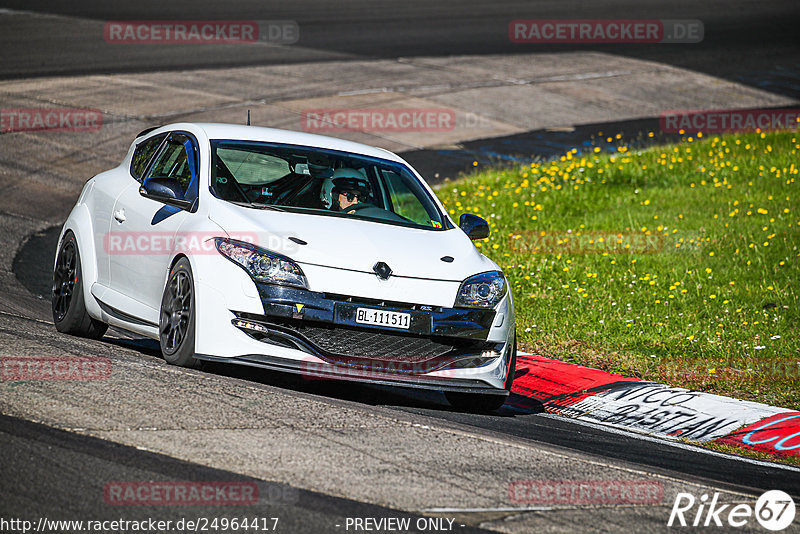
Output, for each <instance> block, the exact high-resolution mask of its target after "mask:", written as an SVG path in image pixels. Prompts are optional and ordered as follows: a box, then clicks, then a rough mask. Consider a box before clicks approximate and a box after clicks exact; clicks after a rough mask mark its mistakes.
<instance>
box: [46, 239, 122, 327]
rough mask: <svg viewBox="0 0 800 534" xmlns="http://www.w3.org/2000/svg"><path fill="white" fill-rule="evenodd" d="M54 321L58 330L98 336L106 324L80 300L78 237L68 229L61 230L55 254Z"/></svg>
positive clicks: (52, 293) (81, 277)
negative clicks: (88, 310)
mask: <svg viewBox="0 0 800 534" xmlns="http://www.w3.org/2000/svg"><path fill="white" fill-rule="evenodd" d="M51 302H52V309H53V322H54V323H55V325H56V329H58V331H59V332H63V333H65V334H72V335H74V336H81V337H88V338H92V339H100V338H101V337H103V334H105V333H106V330H107V329H108V325H107V324H105V323H103V322H101V321H97V320H95V319H92V318H91V317H90V316H89V313H88V312H87V311H86V302H85V301H84V300H83V273H82V270H81V255H80V251H79V250H78V240H77V239H76V238H75V234H73V233H72V232H71V231H70V232H67V233H66V234H64V237H63V238H62V240H61V246H60V247H59V248H58V254H57V255H56V265H55V268H54V269H53V290H52V292H51Z"/></svg>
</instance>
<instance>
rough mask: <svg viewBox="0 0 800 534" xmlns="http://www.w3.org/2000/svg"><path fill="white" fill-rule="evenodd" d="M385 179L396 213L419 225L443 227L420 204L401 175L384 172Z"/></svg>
mask: <svg viewBox="0 0 800 534" xmlns="http://www.w3.org/2000/svg"><path fill="white" fill-rule="evenodd" d="M383 177H384V180H385V184H386V186H387V189H388V190H389V198H390V199H391V202H392V207H393V208H394V212H395V213H397V214H398V215H401V216H402V217H405V218H406V219H409V220H411V221H414V222H415V223H417V224H421V225H424V226H433V227H435V228H441V225H440V224H439V223H438V222H437V221H436V219H435V218H432V216H431V214H429V213H428V211H427V210H426V209H425V206H423V205H422V204H421V203H420V200H419V198H418V196H417V195H415V194H414V193H413V192H412V191H411V190H410V189H409V188H408V186H407V185H406V183H405V182H404V181H403V178H402V177H401V176H400V175H399V174H397V173H395V172H392V171H388V170H384V171H383Z"/></svg>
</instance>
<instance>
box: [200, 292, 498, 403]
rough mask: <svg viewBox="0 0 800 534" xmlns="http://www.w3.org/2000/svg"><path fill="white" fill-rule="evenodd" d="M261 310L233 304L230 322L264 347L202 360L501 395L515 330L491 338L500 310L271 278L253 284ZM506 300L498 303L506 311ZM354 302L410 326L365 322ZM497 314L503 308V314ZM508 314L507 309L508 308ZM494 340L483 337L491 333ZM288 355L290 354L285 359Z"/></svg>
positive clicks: (202, 356)
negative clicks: (326, 289)
mask: <svg viewBox="0 0 800 534" xmlns="http://www.w3.org/2000/svg"><path fill="white" fill-rule="evenodd" d="M256 285H257V289H258V294H259V298H260V300H261V303H262V307H263V313H258V314H256V313H252V311H251V312H242V311H236V310H231V312H232V314H233V319H231V320H230V326H232V327H233V328H235V329H236V331H237V332H238V333H240V334H239V335H241V334H244V335H246V336H247V337H248V338H249V339H250V340H251V341H250V343H249V344H250V346H251V347H252V341H257V342H258V345H260V346H261V347H263V350H258V351H252V350H251V351H250V352H249V353H247V354H240V355H237V356H235V357H234V358H230V357H224V358H218V357H215V356H214V355H211V354H198V355H197V357H198V358H200V359H206V360H224V361H232V360H233V361H235V362H236V363H241V364H245V365H251V366H257V367H263V368H267V369H273V370H279V371H285V372H293V373H299V374H302V375H303V376H304V377H306V378H309V379H328V378H330V379H344V380H356V381H369V382H371V383H380V384H390V385H400V386H411V387H421V388H430V389H438V390H453V391H462V392H480V393H496V394H507V391H506V390H505V389H504V383H505V379H506V376H507V373H508V365H509V361H510V357H511V356H510V354H511V350H510V343H513V328H509V325H508V324H506V325H504V326H505V327H506V328H504V331H506V332H507V333H508V334H509V335H506V336H503V339H502V340H496V339H497V335H496V334H497V332H496V330H497V329H496V328H494V330H493V327H495V326H496V323H497V320H496V319H500V320H502V318H498V317H497V315H498V312H496V311H495V310H470V309H458V308H443V307H437V306H424V305H416V304H408V303H400V302H385V301H383V302H382V301H376V300H370V299H363V298H354V297H350V296H344V295H334V294H328V293H320V292H314V291H308V290H301V289H295V288H290V287H284V286H276V285H269V284H256ZM507 298H508V299H509V302H505V303H503V305H502V306H500V307H499V308H500V309H503V310H505V313H506V315H509V313H508V310H507V308H508V307H509V306H510V297H508V296H507ZM358 308H371V309H380V310H384V311H398V312H401V313H408V314H410V316H411V320H410V325H409V328H408V330H399V329H396V328H387V327H380V326H371V325H370V326H365V325H363V324H359V323H357V322H356V320H355V313H356V310H357V309H358ZM501 313H502V312H501ZM510 315H511V317H513V312H511V314H510ZM491 334H494V339H495V340H493V341H487V340H488V339H490V338H492V335H491ZM289 356H291V357H289Z"/></svg>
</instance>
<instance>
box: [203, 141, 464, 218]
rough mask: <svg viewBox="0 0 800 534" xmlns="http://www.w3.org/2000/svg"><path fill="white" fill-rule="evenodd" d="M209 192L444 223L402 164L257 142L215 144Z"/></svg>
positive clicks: (263, 203)
mask: <svg viewBox="0 0 800 534" xmlns="http://www.w3.org/2000/svg"><path fill="white" fill-rule="evenodd" d="M211 192H212V193H213V194H214V196H216V197H217V198H220V199H222V200H226V201H228V202H233V203H235V204H241V205H244V206H247V207H251V208H262V209H275V210H283V211H296V212H304V213H312V214H317V215H329V216H333V217H356V218H363V219H367V220H373V221H378V222H383V223H388V224H396V225H401V226H411V227H417V228H426V229H431V230H438V229H443V228H447V225H448V223H447V221H446V219H445V218H444V217H443V216H442V214H441V213H440V211H439V209H438V208H437V206H436V203H435V202H434V201H433V199H432V198H431V195H430V194H429V193H428V191H427V190H426V189H425V187H423V185H422V184H420V182H419V180H418V179H417V178H416V176H414V175H413V174H412V172H411V171H410V170H409V169H408V167H406V166H405V165H402V164H400V163H396V162H393V161H388V160H383V159H380V158H373V157H369V156H363V155H358V154H351V153H348V152H340V151H336V150H327V149H322V148H312V147H305V146H295V145H284V144H275V143H263V142H255V141H228V140H216V141H212V142H211Z"/></svg>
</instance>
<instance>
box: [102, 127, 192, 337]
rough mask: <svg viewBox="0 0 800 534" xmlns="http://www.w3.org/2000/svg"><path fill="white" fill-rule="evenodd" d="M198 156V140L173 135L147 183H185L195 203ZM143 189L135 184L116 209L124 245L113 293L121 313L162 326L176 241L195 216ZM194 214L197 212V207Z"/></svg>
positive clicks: (113, 260)
mask: <svg viewBox="0 0 800 534" xmlns="http://www.w3.org/2000/svg"><path fill="white" fill-rule="evenodd" d="M198 155H199V150H198V146H197V141H196V140H195V139H194V137H193V136H191V135H189V134H186V133H183V132H173V133H171V134H169V136H168V137H167V139H166V141H165V142H164V143H163V145H162V146H161V148H160V150H159V152H158V154H157V155H156V156H155V158H154V159H153V162H152V164H151V165H150V166H149V169H148V170H147V172H146V173H145V175H144V176H143V177H142V178H143V179H147V178H150V177H154V176H167V177H171V178H175V179H177V180H178V182H179V183H180V184H181V188H182V189H183V192H184V197H185V198H186V199H188V200H196V199H197V195H198V175H199V173H198V171H199V157H198ZM140 185H141V184H140V182H139V181H138V180H132V181H131V184H130V185H129V186H128V187H126V188H125V190H124V191H123V192H122V194H121V195H120V196H119V198H117V201H116V203H115V205H114V213H113V219H112V223H111V225H112V235H113V236H114V237H116V238H117V239H118V241H117V242H118V243H122V246H120V247H118V249H119V251H120V253H119V254H114V255H111V256H110V270H111V288H112V290H113V291H114V292H116V293H118V295H117V297H118V298H121V303H122V304H123V305H124V306H125V308H121V309H120V311H123V312H125V313H127V314H129V315H132V316H134V317H136V318H139V319H143V320H145V321H146V322H148V323H152V324H157V323H158V310H159V308H160V304H161V294H162V292H163V289H164V287H163V285H164V281H165V280H166V275H167V270H168V268H169V263H170V261H171V259H172V256H173V250H174V247H175V237H176V234H177V233H178V232H179V231H180V229H181V226H182V225H183V224H184V223H185V221H186V220H187V218H188V217H190V216H191V215H192V213H191V212H190V211H188V210H183V209H180V208H176V207H174V206H169V205H166V204H163V203H161V202H158V201H155V200H152V199H149V198H145V197H144V196H142V195H141V194H140V193H139V187H140ZM193 209H194V210H195V211H196V209H197V205H196V203H195V206H194V207H193Z"/></svg>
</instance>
